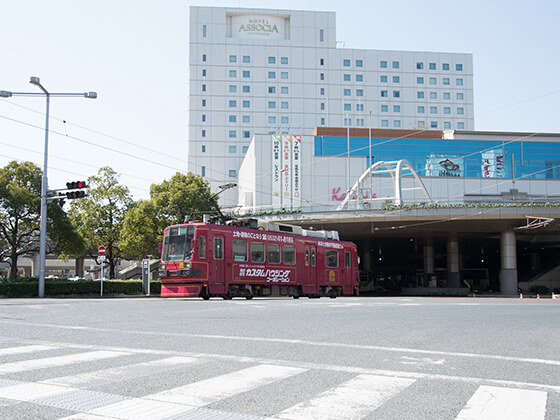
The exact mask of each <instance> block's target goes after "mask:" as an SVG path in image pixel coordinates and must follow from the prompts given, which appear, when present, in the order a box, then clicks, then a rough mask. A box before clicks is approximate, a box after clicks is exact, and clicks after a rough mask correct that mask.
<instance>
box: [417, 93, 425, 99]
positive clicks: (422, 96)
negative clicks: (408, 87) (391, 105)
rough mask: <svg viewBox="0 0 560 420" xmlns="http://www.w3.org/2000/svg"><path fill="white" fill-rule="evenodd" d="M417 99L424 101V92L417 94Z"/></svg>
mask: <svg viewBox="0 0 560 420" xmlns="http://www.w3.org/2000/svg"><path fill="white" fill-rule="evenodd" d="M416 97H417V98H418V99H424V92H416Z"/></svg>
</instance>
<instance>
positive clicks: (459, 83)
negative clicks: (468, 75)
mask: <svg viewBox="0 0 560 420" xmlns="http://www.w3.org/2000/svg"><path fill="white" fill-rule="evenodd" d="M455 84H456V85H457V86H463V79H457V80H456V81H455Z"/></svg>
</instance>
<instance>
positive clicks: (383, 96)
mask: <svg viewBox="0 0 560 420" xmlns="http://www.w3.org/2000/svg"><path fill="white" fill-rule="evenodd" d="M388 96H389V91H387V90H382V91H381V97H382V98H386V97H388Z"/></svg>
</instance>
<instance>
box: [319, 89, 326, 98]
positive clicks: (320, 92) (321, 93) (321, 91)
mask: <svg viewBox="0 0 560 420" xmlns="http://www.w3.org/2000/svg"><path fill="white" fill-rule="evenodd" d="M319 94H320V95H321V96H323V95H324V94H325V88H321V89H319Z"/></svg>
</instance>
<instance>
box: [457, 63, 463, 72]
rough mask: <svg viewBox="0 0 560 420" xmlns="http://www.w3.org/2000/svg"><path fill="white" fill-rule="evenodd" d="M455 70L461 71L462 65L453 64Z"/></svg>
mask: <svg viewBox="0 0 560 420" xmlns="http://www.w3.org/2000/svg"><path fill="white" fill-rule="evenodd" d="M455 70H456V71H463V65H462V64H455Z"/></svg>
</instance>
